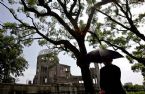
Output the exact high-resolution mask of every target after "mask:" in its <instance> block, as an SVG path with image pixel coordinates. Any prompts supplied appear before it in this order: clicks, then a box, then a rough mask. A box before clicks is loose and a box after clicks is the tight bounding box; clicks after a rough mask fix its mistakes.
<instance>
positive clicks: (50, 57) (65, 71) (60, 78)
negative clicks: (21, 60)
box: [33, 50, 99, 87]
mask: <svg viewBox="0 0 145 94" xmlns="http://www.w3.org/2000/svg"><path fill="white" fill-rule="evenodd" d="M96 66H97V65H95V68H91V69H90V70H91V75H92V78H93V82H94V85H95V86H96V87H98V82H99V68H98V67H96ZM33 83H34V84H39V85H51V84H71V85H82V84H83V81H82V77H81V76H74V75H72V74H71V72H70V66H68V65H64V64H60V63H59V60H58V57H57V55H56V54H55V53H53V52H51V51H49V50H42V51H40V53H39V55H38V57H37V68H36V75H35V77H34V79H33Z"/></svg>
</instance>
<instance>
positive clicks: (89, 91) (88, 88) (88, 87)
mask: <svg viewBox="0 0 145 94" xmlns="http://www.w3.org/2000/svg"><path fill="white" fill-rule="evenodd" d="M80 68H81V73H82V79H83V81H84V87H85V94H95V92H94V91H95V90H94V86H93V81H92V77H91V74H90V69H89V65H83V66H80Z"/></svg>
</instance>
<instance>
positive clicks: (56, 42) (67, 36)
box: [0, 0, 144, 94]
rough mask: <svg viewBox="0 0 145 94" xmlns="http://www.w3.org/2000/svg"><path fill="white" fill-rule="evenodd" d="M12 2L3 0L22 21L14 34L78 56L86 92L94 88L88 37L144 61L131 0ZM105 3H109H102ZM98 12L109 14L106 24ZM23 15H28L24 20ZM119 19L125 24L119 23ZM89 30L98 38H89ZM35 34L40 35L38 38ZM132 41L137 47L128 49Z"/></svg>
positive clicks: (27, 0) (18, 19)
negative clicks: (89, 59)
mask: <svg viewBox="0 0 145 94" xmlns="http://www.w3.org/2000/svg"><path fill="white" fill-rule="evenodd" d="M9 3H10V4H13V5H12V6H10V5H8V4H7V3H5V2H4V1H3V0H1V2H0V4H1V5H3V6H5V7H6V8H7V9H8V10H9V11H10V12H11V13H12V15H13V16H14V18H15V19H16V20H17V21H18V22H19V24H18V25H17V26H16V27H17V28H18V29H17V30H13V33H14V34H15V35H18V36H19V37H20V38H21V39H23V38H25V40H27V38H28V39H29V40H30V41H31V40H33V39H39V43H40V44H41V45H43V44H47V45H48V46H49V47H50V48H57V49H58V50H59V51H62V50H63V51H66V52H68V53H69V54H71V55H72V57H75V59H76V64H77V65H78V66H79V67H80V69H81V73H82V78H83V80H84V86H85V90H86V93H87V94H93V93H94V89H93V83H92V79H91V75H90V70H89V64H90V62H88V61H87V60H86V58H87V57H86V54H87V48H86V45H85V44H86V40H88V41H90V42H91V43H92V44H91V45H93V44H94V43H95V45H96V44H98V43H99V45H101V46H102V47H106V46H112V47H113V48H114V49H115V50H117V49H120V50H121V51H122V52H124V53H125V54H127V57H128V59H129V60H130V61H132V59H135V60H137V61H138V62H140V63H143V62H144V57H143V55H144V53H143V52H142V50H143V48H144V44H143V43H142V42H143V41H144V35H143V34H141V33H140V32H139V31H138V30H137V28H136V26H135V24H136V23H134V22H133V20H132V15H131V12H130V7H132V6H130V5H132V4H129V3H128V0H127V1H126V0H120V1H119V0H102V1H101V2H97V1H94V0H86V1H85V0H84V1H81V0H56V1H52V0H20V1H18V0H9ZM104 4H107V6H103V5H104ZM6 5H7V6H6ZM135 5H136V4H135ZM10 7H11V8H10ZM16 9H17V12H16ZM96 11H97V12H96ZM19 13H20V14H19ZM98 13H102V14H103V15H105V16H106V18H104V19H105V21H106V22H105V23H103V21H102V22H101V23H100V22H99V21H100V18H99V16H98ZM143 16H144V15H141V17H143ZM22 17H25V20H23V19H24V18H22ZM112 17H114V18H112ZM26 19H27V20H26ZM118 19H119V21H120V22H122V23H119V21H118ZM125 19H126V20H125ZM136 20H138V19H136ZM102 27H103V28H102ZM18 30H19V31H22V32H18ZM119 31H120V32H119ZM121 31H122V32H121ZM130 31H131V32H130ZM22 33H23V34H22ZM88 33H91V34H90V35H93V36H95V37H92V36H91V37H89V34H88ZM36 34H38V35H39V36H40V37H37V38H36ZM38 35H37V36H38ZM126 35H127V36H126ZM87 36H88V38H87ZM132 36H133V37H132ZM118 41H119V42H118ZM49 43H51V44H53V46H52V45H49ZM130 43H137V45H135V46H134V48H136V49H135V50H133V51H132V52H129V51H128V49H129V48H130ZM97 47H99V46H97Z"/></svg>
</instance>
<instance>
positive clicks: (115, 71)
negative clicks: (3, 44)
mask: <svg viewBox="0 0 145 94" xmlns="http://www.w3.org/2000/svg"><path fill="white" fill-rule="evenodd" d="M112 61H113V60H112V59H110V58H106V59H105V60H104V62H103V63H104V65H105V66H104V67H102V68H101V69H100V88H101V94H126V92H125V90H124V89H123V87H122V83H121V80H120V78H121V71H120V68H119V67H117V66H116V65H113V64H112Z"/></svg>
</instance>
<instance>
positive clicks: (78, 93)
mask: <svg viewBox="0 0 145 94" xmlns="http://www.w3.org/2000/svg"><path fill="white" fill-rule="evenodd" d="M0 94H84V88H83V86H77V85H73V86H72V85H69V84H55V85H33V84H32V85H25V84H2V83H1V84H0Z"/></svg>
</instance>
